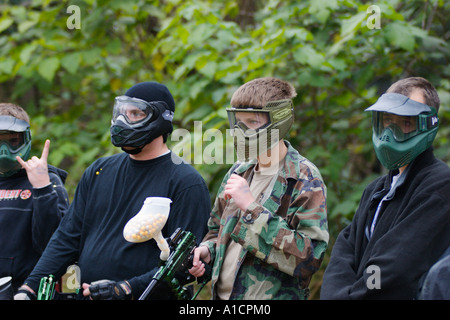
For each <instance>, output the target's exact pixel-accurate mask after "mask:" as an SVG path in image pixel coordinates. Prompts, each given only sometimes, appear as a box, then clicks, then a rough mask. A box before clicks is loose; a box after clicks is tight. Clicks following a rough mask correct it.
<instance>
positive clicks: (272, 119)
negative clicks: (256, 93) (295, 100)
mask: <svg viewBox="0 0 450 320" xmlns="http://www.w3.org/2000/svg"><path fill="white" fill-rule="evenodd" d="M227 113H228V120H229V122H230V128H231V135H232V136H233V137H234V146H235V149H236V152H237V158H238V160H239V161H249V160H253V159H256V158H257V157H258V156H259V155H261V154H262V153H264V152H266V151H267V150H269V149H271V148H272V147H274V146H275V145H276V144H277V143H278V142H279V141H280V140H281V139H282V138H283V137H284V136H285V135H286V133H287V132H288V131H289V129H290V127H291V125H292V123H293V122H294V113H293V105H292V100H291V99H284V100H278V101H269V102H268V103H266V105H265V106H264V107H263V108H258V107H238V108H234V107H232V108H227Z"/></svg>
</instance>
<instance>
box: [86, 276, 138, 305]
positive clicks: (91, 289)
mask: <svg viewBox="0 0 450 320" xmlns="http://www.w3.org/2000/svg"><path fill="white" fill-rule="evenodd" d="M82 288H83V296H85V297H90V298H91V299H92V300H129V299H131V297H132V296H131V286H130V284H129V283H128V281H119V282H116V281H111V280H98V281H94V282H92V283H91V284H88V283H83V284H82Z"/></svg>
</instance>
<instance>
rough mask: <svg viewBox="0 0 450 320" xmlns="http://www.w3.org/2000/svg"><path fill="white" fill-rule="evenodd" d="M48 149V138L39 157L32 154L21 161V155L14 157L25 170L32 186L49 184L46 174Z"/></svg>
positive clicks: (40, 186)
mask: <svg viewBox="0 0 450 320" xmlns="http://www.w3.org/2000/svg"><path fill="white" fill-rule="evenodd" d="M49 149H50V140H46V141H45V145H44V149H43V150H42V155H41V158H40V159H39V158H38V157H36V156H33V157H31V159H29V160H28V161H23V160H22V158H21V157H19V156H17V157H16V160H17V161H18V162H19V163H20V165H21V166H22V168H24V169H25V170H26V171H27V176H28V180H29V181H30V183H31V185H32V186H33V187H34V188H42V187H45V186H46V185H48V184H50V177H49V176H48V166H47V158H48V151H49Z"/></svg>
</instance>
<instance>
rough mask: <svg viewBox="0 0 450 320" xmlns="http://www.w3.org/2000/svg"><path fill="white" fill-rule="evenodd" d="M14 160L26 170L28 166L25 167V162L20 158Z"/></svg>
mask: <svg viewBox="0 0 450 320" xmlns="http://www.w3.org/2000/svg"><path fill="white" fill-rule="evenodd" d="M16 160H17V162H19V163H20V165H21V166H22V168H24V169H27V167H28V165H27V163H26V162H25V161H23V160H22V158H21V157H19V156H16Z"/></svg>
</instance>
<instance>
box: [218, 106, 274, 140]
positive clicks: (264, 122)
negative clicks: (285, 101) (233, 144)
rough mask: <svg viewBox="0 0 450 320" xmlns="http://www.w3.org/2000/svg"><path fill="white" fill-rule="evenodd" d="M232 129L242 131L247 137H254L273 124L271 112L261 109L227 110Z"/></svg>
mask: <svg viewBox="0 0 450 320" xmlns="http://www.w3.org/2000/svg"><path fill="white" fill-rule="evenodd" d="M227 113H228V121H229V122H230V128H231V130H232V134H233V130H234V129H237V128H239V129H241V130H242V132H243V133H244V135H245V136H252V135H254V134H255V133H257V132H258V131H259V130H263V129H265V128H267V127H268V126H270V124H271V123H272V119H271V114H270V111H266V110H261V109H239V108H229V109H227Z"/></svg>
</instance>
